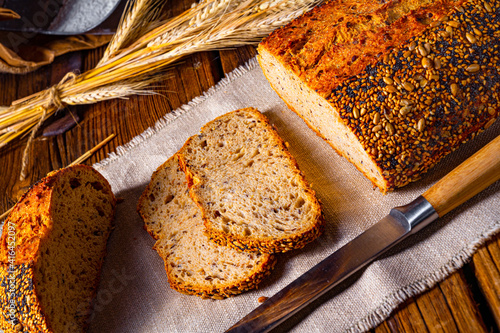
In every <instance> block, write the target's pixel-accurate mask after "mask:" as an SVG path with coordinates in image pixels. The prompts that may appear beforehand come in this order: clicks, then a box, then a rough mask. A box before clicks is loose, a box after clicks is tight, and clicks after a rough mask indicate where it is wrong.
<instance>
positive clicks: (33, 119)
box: [0, 0, 321, 178]
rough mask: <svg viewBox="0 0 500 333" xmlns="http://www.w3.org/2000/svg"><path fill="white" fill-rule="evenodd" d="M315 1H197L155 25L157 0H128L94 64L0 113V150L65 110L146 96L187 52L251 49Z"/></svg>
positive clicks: (2, 109)
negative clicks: (169, 67)
mask: <svg viewBox="0 0 500 333" xmlns="http://www.w3.org/2000/svg"><path fill="white" fill-rule="evenodd" d="M320 2H321V0H201V1H200V2H199V3H195V4H193V6H192V7H191V8H190V9H188V10H187V11H185V12H184V13H182V14H180V15H178V16H176V17H174V18H170V19H167V20H164V21H162V20H160V18H159V13H160V11H161V3H162V1H161V0H131V1H130V2H129V3H128V5H127V10H126V11H125V13H124V15H123V17H122V19H121V22H120V25H119V27H118V30H117V32H116V34H115V36H114V37H113V39H112V40H111V42H110V44H109V45H108V48H107V49H106V51H105V53H104V56H103V58H102V59H101V60H100V62H99V63H98V65H97V66H96V67H95V68H94V69H92V70H89V71H87V72H85V73H83V74H80V75H76V74H74V73H68V74H67V75H66V76H65V77H64V78H63V79H62V80H61V82H59V83H58V84H57V85H55V86H53V87H51V88H49V89H46V90H44V91H41V92H39V93H36V94H34V95H31V96H28V97H26V98H23V99H21V100H17V101H15V102H13V103H12V105H11V106H10V107H7V108H5V107H1V108H0V148H2V147H4V146H5V145H7V144H9V143H10V142H12V141H13V140H15V139H16V138H19V137H21V136H29V139H28V143H27V148H26V150H25V155H24V158H23V166H22V172H21V178H24V177H25V171H24V170H25V167H26V164H27V158H26V156H27V154H26V152H27V151H28V150H29V147H30V144H31V141H32V140H33V138H34V137H35V135H36V132H37V130H38V129H39V127H40V126H41V125H42V123H43V121H44V120H46V119H47V118H49V117H51V116H52V115H53V114H54V113H55V112H56V111H58V110H60V109H63V108H64V107H65V105H67V104H89V103H96V102H99V101H103V100H107V99H111V98H124V97H126V96H130V95H135V94H148V93H152V92H151V91H148V90H145V88H146V86H148V85H149V84H150V83H151V82H153V81H155V80H157V79H160V75H159V74H157V73H158V72H159V70H162V69H165V68H166V67H167V66H169V65H172V63H174V62H175V61H177V60H179V59H180V58H182V57H184V56H186V55H189V54H192V53H194V52H200V51H208V50H216V49H222V48H227V47H237V46H241V45H244V44H249V43H256V42H258V41H259V40H260V39H261V38H262V37H264V36H266V35H268V34H269V33H271V32H272V31H273V30H274V29H276V28H278V27H279V26H281V25H283V24H286V23H288V22H289V21H290V20H292V19H293V18H295V17H297V16H299V15H301V14H302V13H304V12H305V11H307V10H309V9H311V8H312V7H314V6H315V5H317V4H318V3H320Z"/></svg>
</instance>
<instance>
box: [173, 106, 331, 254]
mask: <svg viewBox="0 0 500 333" xmlns="http://www.w3.org/2000/svg"><path fill="white" fill-rule="evenodd" d="M178 155H179V163H180V165H181V168H182V169H183V170H184V172H185V174H186V177H187V180H188V184H189V187H190V194H191V196H192V198H193V200H194V201H195V202H196V203H197V204H198V206H199V207H200V209H201V210H202V212H203V218H204V223H205V227H206V230H207V234H208V235H209V237H210V239H211V240H212V241H214V242H216V243H217V244H220V245H224V246H229V247H233V248H236V249H238V250H241V251H260V252H264V253H275V252H286V251H289V250H292V249H297V248H302V247H303V246H305V245H306V244H307V243H309V242H311V241H313V240H314V239H316V238H317V237H318V236H319V235H320V234H321V232H322V228H323V219H322V214H321V207H320V204H319V201H318V200H317V198H316V195H315V193H314V191H313V190H312V189H311V188H310V186H309V184H308V183H307V181H306V180H305V178H304V176H303V175H302V173H301V171H300V170H299V168H298V165H297V162H296V160H295V159H294V157H293V156H292V155H291V154H290V153H289V152H288V149H287V148H286V146H285V143H284V142H283V140H282V139H281V138H280V136H279V135H278V133H277V132H276V130H275V129H274V128H273V126H272V125H271V124H270V123H269V120H268V119H267V118H266V117H265V116H264V115H263V114H262V113H260V112H259V111H258V110H256V109H254V108H246V109H241V110H237V111H234V112H230V113H227V114H225V115H223V116H220V117H218V118H216V119H215V120H213V121H211V122H209V123H207V124H206V125H205V126H204V127H203V128H202V129H201V132H200V134H199V135H195V136H193V137H191V138H190V139H188V141H187V142H186V144H185V145H184V146H183V148H182V149H181V150H180V151H179V153H178Z"/></svg>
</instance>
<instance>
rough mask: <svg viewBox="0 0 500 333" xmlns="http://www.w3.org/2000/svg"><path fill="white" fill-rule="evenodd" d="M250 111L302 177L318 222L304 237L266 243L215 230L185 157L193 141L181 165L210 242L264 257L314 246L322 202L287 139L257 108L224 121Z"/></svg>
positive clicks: (320, 226)
mask: <svg viewBox="0 0 500 333" xmlns="http://www.w3.org/2000/svg"><path fill="white" fill-rule="evenodd" d="M246 111H251V112H252V113H253V114H254V116H255V117H256V118H258V119H259V121H261V122H262V123H263V124H265V126H267V128H268V130H269V136H270V137H271V138H272V140H270V141H272V142H273V144H277V145H278V150H279V151H280V153H281V154H283V155H285V156H286V158H287V160H288V161H289V163H290V165H291V166H292V169H293V170H296V171H295V172H296V173H297V175H299V177H298V179H299V182H300V187H301V188H303V189H305V193H306V195H308V199H309V200H310V202H311V203H312V206H313V207H314V209H313V210H314V211H315V212H316V215H315V218H314V219H315V220H316V223H314V224H312V225H311V226H310V228H309V229H308V230H303V232H301V233H300V234H295V235H292V236H290V237H286V238H273V237H268V238H265V239H263V238H252V237H244V238H241V237H237V236H234V235H231V234H229V233H225V232H221V231H218V230H216V229H214V228H213V227H212V223H211V221H210V219H208V218H207V212H206V211H205V208H204V206H203V203H202V202H201V200H200V198H199V197H198V196H197V194H196V191H195V190H194V189H195V188H196V187H197V185H198V183H199V182H200V181H199V179H198V178H197V175H196V174H195V173H193V171H192V170H191V167H190V165H189V161H187V159H186V157H185V156H184V154H183V153H182V152H183V151H184V150H185V149H186V147H188V146H189V145H190V144H191V141H192V140H194V137H191V138H189V139H188V140H187V141H186V143H185V144H184V146H183V148H181V149H180V150H179V153H178V156H179V165H180V166H181V168H182V170H183V171H184V172H185V174H186V179H187V181H188V186H189V187H190V191H189V193H190V195H191V197H192V199H193V201H194V202H195V203H196V204H197V205H198V207H199V208H200V210H201V211H202V213H203V219H204V223H205V228H206V232H207V235H208V237H209V238H210V240H212V241H213V242H215V243H217V244H219V245H223V246H229V247H231V248H234V249H237V250H240V251H247V252H248V251H250V252H252V251H259V252H262V253H277V252H286V251H290V250H292V249H298V248H302V247H304V246H305V245H306V244H308V243H310V242H312V241H313V240H315V239H316V238H317V237H319V235H320V234H321V233H322V232H323V228H324V220H323V217H322V213H321V205H320V203H319V201H318V199H317V198H316V195H315V192H314V191H313V190H312V189H311V187H310V186H309V184H308V182H307V180H306V179H305V177H304V175H303V173H302V172H301V171H300V169H299V167H298V164H297V161H296V159H295V158H294V157H293V155H292V154H290V152H289V151H288V149H287V148H286V145H285V143H284V141H283V139H282V138H281V137H280V136H279V134H278V132H277V131H276V130H275V128H274V127H273V126H272V125H271V124H270V122H269V119H268V118H267V117H266V116H264V115H263V114H262V113H260V112H259V111H257V110H256V109H255V108H245V109H241V110H236V111H233V112H229V113H227V114H225V115H223V116H221V117H230V116H231V114H234V113H236V112H246ZM219 118H220V117H219ZM219 118H217V119H219ZM217 119H215V120H213V121H212V122H209V123H207V124H206V125H205V126H203V127H202V129H201V131H202V132H203V131H204V130H205V129H206V128H209V127H210V126H212V123H213V122H214V121H216V120H217Z"/></svg>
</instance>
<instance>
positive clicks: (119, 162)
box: [90, 59, 500, 333]
mask: <svg viewBox="0 0 500 333" xmlns="http://www.w3.org/2000/svg"><path fill="white" fill-rule="evenodd" d="M249 106H253V107H256V108H257V109H259V110H260V111H261V112H263V113H264V114H265V115H266V116H267V117H268V118H270V120H271V123H273V124H274V125H275V126H276V128H277V130H278V132H279V134H280V135H281V136H282V137H283V139H284V140H285V141H287V142H288V143H289V144H290V147H289V149H290V152H291V153H292V155H294V156H295V158H296V159H297V162H298V164H299V167H300V169H301V170H302V171H303V172H304V174H305V177H306V178H307V180H308V181H309V182H310V183H312V186H313V189H314V190H315V191H316V193H317V196H318V197H319V199H320V200H321V202H322V204H323V211H324V216H325V219H326V230H325V232H324V234H323V235H322V236H321V237H320V238H319V239H318V240H316V241H314V242H313V243H311V244H309V245H307V246H306V247H305V248H304V249H301V250H295V251H291V252H288V253H286V254H282V255H279V256H278V263H277V265H276V267H275V269H274V270H273V272H272V274H271V276H270V277H269V278H268V279H267V280H266V281H264V283H263V284H261V285H260V288H259V289H257V290H254V291H250V292H247V293H244V294H242V295H239V296H236V297H232V298H229V299H225V300H216V301H215V300H204V299H201V298H198V297H196V296H188V295H183V294H180V293H178V292H176V291H173V290H171V289H170V288H169V285H168V281H167V277H166V274H165V271H164V266H163V260H162V259H161V258H160V257H159V255H158V254H157V253H156V252H155V251H154V250H152V246H153V244H154V240H153V239H152V238H151V237H150V236H149V235H148V233H147V232H146V231H145V230H144V229H143V222H142V220H141V218H140V217H139V215H138V214H137V213H136V204H137V201H138V199H139V197H140V195H141V193H142V191H143V190H144V189H145V187H146V185H147V184H148V182H149V180H150V177H151V175H152V173H153V171H154V170H155V169H156V168H157V167H158V166H160V165H161V164H162V163H163V162H164V161H166V160H167V158H168V157H170V156H171V155H172V154H174V153H175V152H176V151H177V150H178V149H179V148H180V147H181V146H182V145H183V143H184V142H185V140H186V139H187V138H188V137H189V136H191V135H194V134H196V133H198V131H199V129H200V127H201V126H202V125H204V124H205V123H206V122H208V121H210V120H212V119H214V118H216V117H217V116H220V115H222V114H224V113H226V112H229V111H233V110H236V109H239V108H243V107H249ZM499 125H500V124H499V122H497V123H496V124H494V125H493V126H492V127H491V128H489V129H488V131H486V132H484V133H483V134H481V135H479V136H478V137H477V138H476V139H475V140H473V141H472V142H469V143H467V144H465V145H463V146H462V147H461V148H460V149H458V150H457V151H456V152H454V153H452V154H451V155H449V156H448V157H447V158H445V160H443V161H442V162H441V163H439V164H438V165H437V166H436V167H435V168H434V169H433V170H431V171H430V172H429V173H427V174H426V175H424V176H423V178H422V179H421V180H420V181H418V182H416V183H413V184H410V185H409V186H406V187H404V188H402V189H399V190H397V191H395V192H393V193H389V194H387V195H383V194H381V193H380V192H379V190H378V189H374V188H373V186H372V184H371V183H370V182H369V181H368V180H367V179H366V178H365V177H364V176H363V175H362V174H361V173H360V172H359V171H357V170H356V168H355V167H354V166H353V165H352V164H350V163H349V162H347V160H345V159H344V158H342V157H340V156H339V155H338V154H337V153H336V152H335V151H334V150H333V149H331V148H330V146H328V145H327V144H326V142H325V141H323V140H322V139H321V138H319V137H318V136H317V135H316V134H315V133H314V132H313V131H312V130H311V129H309V128H308V127H307V126H306V124H305V123H304V122H303V121H302V120H301V119H300V118H299V117H298V116H297V115H296V114H295V113H293V112H292V111H291V110H289V109H288V108H287V106H286V105H285V104H284V103H283V102H282V101H281V99H280V98H279V97H278V96H277V95H276V94H275V93H274V91H273V90H272V89H271V87H270V86H269V84H268V82H267V81H266V79H265V77H264V75H263V74H262V71H261V69H260V67H259V66H258V64H257V62H256V60H255V59H252V60H251V61H250V62H249V63H247V65H246V66H243V67H241V68H239V69H237V70H235V71H234V72H233V73H231V74H230V75H228V76H227V78H226V79H224V80H223V81H222V82H220V83H219V84H218V85H217V86H216V87H214V88H212V89H211V90H209V91H208V92H207V93H206V94H205V95H204V96H200V97H198V98H195V99H194V100H193V101H192V102H191V103H189V104H188V105H186V106H184V107H182V108H180V109H179V110H176V111H175V112H173V113H171V114H168V115H167V116H165V118H164V119H162V120H161V121H159V122H158V124H157V125H156V126H155V128H151V129H149V130H147V131H146V132H145V133H143V134H142V135H141V136H139V137H137V138H135V139H133V140H132V141H131V142H130V143H128V144H127V145H125V146H123V147H120V148H119V149H118V150H117V152H116V153H113V154H111V155H110V157H109V158H107V159H106V160H104V161H102V162H101V163H98V164H97V165H95V167H96V168H97V170H98V171H99V172H101V173H102V174H103V175H104V176H105V177H106V178H107V179H108V180H109V182H110V184H111V186H112V188H113V191H114V192H115V194H116V195H117V197H120V198H123V199H124V202H123V203H121V204H119V205H118V207H117V215H116V228H115V230H114V231H113V233H112V235H111V238H110V241H109V247H108V255H107V257H106V259H105V263H104V267H103V274H102V280H101V283H100V287H99V291H98V295H97V299H96V303H95V309H94V313H93V315H92V318H91V326H90V331H91V332H223V331H224V330H225V329H227V328H229V327H230V326H232V325H233V324H234V323H236V322H237V321H238V320H239V319H241V318H242V317H243V316H245V315H246V314H248V313H249V312H250V311H251V310H253V309H254V308H256V307H257V306H258V305H259V303H258V301H257V299H258V298H259V297H260V296H268V297H270V296H272V295H274V294H275V293H276V292H278V291H279V290H280V289H281V288H283V287H285V286H286V285H287V284H288V283H290V282H292V281H293V280H294V279H296V278H297V277H299V276H300V275H301V274H303V273H304V272H306V271H307V270H308V269H310V268H311V267H313V266H314V265H315V264H316V263H318V262H320V261H321V260H322V259H323V258H325V257H327V256H328V255H329V254H330V253H332V252H333V251H335V250H336V249H338V248H339V247H341V246H342V245H344V244H345V243H347V242H349V241H350V240H351V239H353V238H354V237H356V236H357V235H358V234H360V233H361V232H363V231H364V230H366V229H367V228H368V227H370V226H371V225H372V224H374V223H376V222H377V221H378V220H379V219H380V218H382V217H383V216H385V215H387V214H388V213H389V210H390V208H392V207H394V206H398V205H403V204H406V203H408V202H410V201H412V200H413V199H415V198H416V197H417V196H419V195H420V194H422V193H423V192H424V191H425V190H426V189H427V188H428V187H430V186H431V185H432V184H434V183H435V182H436V181H437V180H439V179H440V178H441V177H443V176H444V175H445V174H447V173H448V172H449V171H451V170H452V169H453V168H454V167H456V166H457V165H458V164H459V163H460V162H462V161H464V160H465V159H466V158H467V157H469V156H470V155H472V154H473V153H474V152H475V151H477V150H478V149H480V148H481V147H482V146H484V145H485V144H486V143H487V142H489V141H490V140H492V139H493V138H494V137H495V136H496V135H498V134H500V126H499ZM499 194H500V182H497V183H496V184H494V185H493V186H491V187H490V188H488V189H487V190H485V191H484V192H483V193H481V194H479V195H477V196H476V197H475V198H473V199H471V200H470V201H469V202H467V203H466V204H464V205H463V206H461V207H459V208H458V209H456V210H455V211H453V212H451V213H449V214H448V215H446V216H445V217H444V218H441V219H439V220H438V221H436V222H434V223H433V224H432V225H431V226H429V227H428V228H426V229H424V230H422V231H421V232H420V233H419V234H417V235H415V236H413V237H411V238H408V239H407V240H406V241H404V243H403V244H402V245H400V246H398V247H397V248H396V249H394V250H393V251H391V252H390V253H389V254H387V255H385V256H383V257H382V258H381V259H380V260H378V261H376V262H374V263H372V264H371V265H370V266H369V267H368V268H366V269H365V270H364V271H362V273H359V274H357V275H356V276H355V277H353V278H352V279H349V280H348V281H346V282H345V283H343V284H342V285H340V287H339V288H336V289H334V290H332V291H331V292H330V293H328V294H327V295H326V296H324V297H322V298H321V300H320V301H317V302H315V303H313V304H312V306H309V307H308V309H306V310H305V311H303V312H301V313H299V314H298V315H297V316H295V317H294V318H292V319H291V320H290V321H288V322H286V323H284V324H283V325H282V326H281V327H280V328H279V329H278V331H293V332H308V333H310V332H345V331H347V332H349V331H350V332H358V331H364V330H367V329H369V328H372V327H374V326H376V325H377V324H378V323H380V322H382V321H383V319H385V318H386V317H388V316H389V314H390V312H391V311H392V310H393V309H395V308H396V307H397V305H398V304H400V303H402V302H403V301H404V300H406V299H407V298H409V297H411V296H413V295H416V294H418V293H421V292H423V291H425V290H426V289H428V288H430V287H432V286H433V285H435V284H436V283H437V282H438V281H440V280H443V279H444V278H445V277H446V276H448V275H449V274H450V273H451V272H453V271H455V270H457V269H459V268H460V267H461V266H463V265H464V263H466V262H467V260H468V259H469V258H470V256H471V255H472V254H473V252H474V251H475V250H476V249H477V248H478V247H479V246H480V245H481V244H483V243H484V242H485V241H486V240H487V239H488V238H489V237H491V236H492V235H493V234H495V233H497V232H498V231H499V230H500V208H499V207H500V195H499Z"/></svg>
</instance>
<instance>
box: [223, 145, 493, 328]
mask: <svg viewBox="0 0 500 333" xmlns="http://www.w3.org/2000/svg"><path fill="white" fill-rule="evenodd" d="M499 179H500V135H499V136H498V137H496V138H495V139H494V140H493V141H491V142H490V143H488V144H487V145H486V146H484V147H483V148H482V149H481V150H479V151H478V152H477V153H475V154H474V155H472V156H471V157H470V158H468V159H467V160H466V161H465V162H463V163H462V164H460V165H459V166H458V167H456V168H455V169H454V170H453V171H451V172H450V173H449V174H448V175H446V176H445V177H443V178H442V179H441V180H440V181H438V182H437V183H436V184H435V185H433V186H432V187H431V188H429V189H428V190H427V191H426V192H425V193H424V194H422V195H421V196H419V197H418V198H416V199H415V200H414V201H412V202H411V203H409V204H407V205H405V206H402V207H396V208H393V209H391V211H390V213H389V215H387V216H386V217H384V218H383V219H382V220H380V221H379V222H377V223H376V224H375V225H373V226H372V227H370V228H369V229H368V230H366V231H365V232H363V233H362V234H360V235H359V236H357V237H356V238H354V239H353V240H352V241H350V242H349V243H347V244H346V245H344V246H343V247H341V248H340V249H338V250H337V251H336V252H334V253H333V254H331V255H330V256H328V257H327V258H326V259H324V260H323V261H321V262H320V263H319V264H317V265H316V266H314V267H313V268H311V269H310V270H309V271H307V272H306V273H304V274H303V275H302V276H300V277H299V278H298V279H296V280H295V281H293V282H292V283H290V284H289V285H288V286H286V287H285V288H283V289H282V290H281V291H279V292H278V293H277V294H276V295H274V296H273V297H271V298H269V299H268V300H266V301H265V302H264V303H262V305H260V306H259V307H257V308H256V309H255V310H253V311H252V312H250V313H249V314H248V315H247V316H245V317H244V318H243V319H241V320H240V321H239V322H238V323H236V324H235V325H233V326H232V327H231V328H229V329H228V330H227V331H226V333H236V332H268V331H270V330H271V329H273V328H275V327H276V326H278V325H279V324H281V323H282V322H284V321H285V320H287V319H288V318H290V317H291V316H293V315H294V314H296V313H297V312H299V311H300V310H301V309H303V308H304V307H306V306H307V305H308V304H310V303H311V302H313V301H314V300H316V299H317V298H318V297H320V296H321V295H323V294H324V293H326V292H327V291H329V290H331V289H332V288H333V287H335V286H336V285H338V284H339V283H341V282H342V281H344V280H345V279H347V278H348V277H349V276H351V275H353V274H354V273H356V272H357V271H359V270H360V269H362V268H364V267H366V266H367V265H369V264H370V263H371V262H373V261H374V260H375V259H376V258H377V257H379V256H380V255H381V254H382V253H384V252H386V251H387V250H389V249H390V248H392V247H393V246H394V245H396V244H397V243H399V242H401V241H402V240H403V239H405V238H406V237H408V236H410V235H412V234H415V233H417V232H418V231H419V230H421V229H422V228H424V227H425V226H427V225H429V224H430V223H431V222H432V221H434V220H436V219H437V218H438V217H442V216H443V215H445V214H446V213H448V212H450V211H451V210H453V209H454V208H456V207H458V206H459V205H461V204H462V203H464V202H465V201H467V200H469V199H470V198H472V197H473V196H475V195H476V194H478V193H479V192H481V191H483V190H484V189H486V188H487V187H488V186H490V185H491V184H493V183H494V182H496V181H497V180H499Z"/></svg>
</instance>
